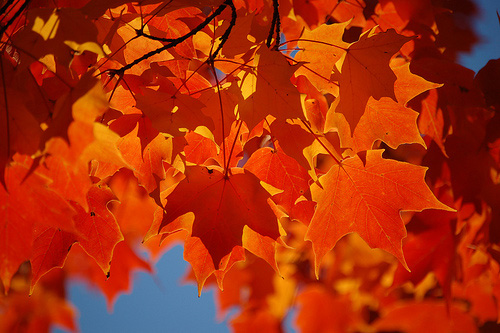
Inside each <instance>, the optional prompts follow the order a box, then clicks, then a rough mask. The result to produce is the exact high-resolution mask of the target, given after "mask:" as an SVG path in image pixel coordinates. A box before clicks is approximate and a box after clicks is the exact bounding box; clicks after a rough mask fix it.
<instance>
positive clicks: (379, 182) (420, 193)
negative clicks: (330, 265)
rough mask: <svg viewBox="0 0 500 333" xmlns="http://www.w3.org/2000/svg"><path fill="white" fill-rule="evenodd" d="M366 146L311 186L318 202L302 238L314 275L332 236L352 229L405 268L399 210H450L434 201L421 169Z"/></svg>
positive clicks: (334, 242) (338, 235)
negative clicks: (311, 257)
mask: <svg viewBox="0 0 500 333" xmlns="http://www.w3.org/2000/svg"><path fill="white" fill-rule="evenodd" d="M382 152H383V150H369V151H368V152H367V153H366V162H364V161H363V160H362V159H361V158H360V156H358V155H356V156H354V157H351V158H348V159H346V160H344V161H342V162H341V163H340V164H339V165H335V166H333V167H332V168H331V169H330V170H329V171H328V173H327V174H325V175H324V176H323V177H321V178H320V183H321V185H322V187H323V188H319V187H315V188H313V191H312V194H313V200H315V201H317V202H318V207H317V209H316V212H315V213H314V216H313V218H312V220H311V223H310V224H309V228H308V230H307V233H306V236H305V239H306V240H309V241H311V242H312V244H313V250H314V253H315V263H316V275H318V274H319V265H320V262H321V259H322V258H323V257H324V255H325V254H326V253H327V252H328V251H330V250H331V249H332V248H333V247H334V246H335V244H336V243H337V241H338V240H339V239H340V238H341V237H342V236H344V235H347V234H348V233H351V232H356V233H358V234H359V235H360V236H361V237H362V238H363V239H364V240H365V241H366V242H367V243H368V245H370V247H372V248H375V247H377V248H381V249H383V250H385V251H387V252H389V253H391V254H393V255H394V256H395V257H396V258H398V260H399V261H400V262H401V264H402V265H403V266H404V267H405V268H406V269H408V266H407V264H406V261H405V259H404V255H403V250H402V244H401V241H402V239H403V238H404V237H406V229H405V227H404V223H403V221H402V219H401V216H400V212H401V211H422V210H424V209H431V208H432V209H443V210H451V211H452V210H453V209H451V208H449V207H448V206H446V205H444V204H442V203H441V202H439V200H437V199H436V197H435V196H434V194H433V193H432V192H431V190H430V189H429V188H428V187H427V185H426V184H425V181H424V175H425V170H426V168H424V167H420V166H416V165H411V164H408V163H403V162H397V161H393V160H386V159H383V158H382Z"/></svg>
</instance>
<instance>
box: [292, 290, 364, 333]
mask: <svg viewBox="0 0 500 333" xmlns="http://www.w3.org/2000/svg"><path fill="white" fill-rule="evenodd" d="M297 301H298V304H299V313H298V315H297V318H296V324H297V326H298V327H300V329H301V330H302V331H303V332H325V331H331V332H347V331H351V330H352V329H353V327H356V324H358V323H359V322H360V320H361V318H360V315H359V313H357V312H356V311H355V310H354V309H353V304H352V303H351V301H350V300H349V299H348V298H347V297H345V296H340V295H335V294H333V293H332V292H330V291H329V290H327V289H326V288H325V287H323V286H319V285H318V286H314V285H312V286H309V287H307V288H306V289H305V290H303V291H302V292H301V293H300V295H299V296H298V298H297Z"/></svg>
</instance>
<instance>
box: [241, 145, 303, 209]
mask: <svg viewBox="0 0 500 333" xmlns="http://www.w3.org/2000/svg"><path fill="white" fill-rule="evenodd" d="M245 169H247V170H249V171H250V172H252V173H253V174H254V175H256V176H257V177H258V178H259V179H260V180H262V181H263V182H266V183H268V184H270V185H272V186H274V187H275V188H277V189H281V190H283V193H278V194H275V195H274V196H273V201H274V202H275V203H276V204H277V205H281V206H282V207H283V208H284V209H285V211H286V212H288V213H289V214H290V213H291V212H292V209H293V206H294V205H295V201H296V200H297V199H298V198H299V197H300V196H301V195H303V196H305V197H310V192H309V179H310V177H309V175H308V174H307V170H305V169H304V168H302V167H301V166H300V165H299V164H298V163H297V161H295V160H294V159H293V158H291V157H289V156H287V155H286V154H284V153H283V152H282V151H281V150H279V148H278V147H277V149H276V150H273V149H271V148H261V149H259V150H257V151H256V152H255V153H253V154H252V156H251V157H250V158H249V159H248V161H247V162H246V163H245Z"/></svg>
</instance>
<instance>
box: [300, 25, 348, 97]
mask: <svg viewBox="0 0 500 333" xmlns="http://www.w3.org/2000/svg"><path fill="white" fill-rule="evenodd" d="M349 23H350V22H344V23H339V24H331V25H321V26H319V27H317V28H316V29H314V30H312V31H307V30H306V31H304V33H303V34H302V36H301V37H300V40H299V42H298V47H299V50H300V51H299V52H297V55H296V56H295V57H294V59H295V60H297V61H299V62H305V64H302V65H301V66H300V67H299V68H298V69H297V71H296V72H295V75H297V76H298V75H305V76H306V77H307V78H308V79H309V80H310V81H311V83H312V84H313V85H314V86H315V87H316V88H317V89H318V90H320V91H323V92H330V93H333V92H338V88H337V87H336V86H335V85H334V84H333V83H332V82H331V81H330V76H331V74H332V70H333V68H334V66H335V63H336V62H337V61H338V60H339V59H340V58H341V56H342V55H343V54H344V53H345V52H346V50H347V47H348V46H349V44H348V43H346V42H344V41H342V35H343V34H344V30H345V28H346V26H347V25H348V24H349ZM325 55H328V58H329V60H328V61H324V57H325ZM332 86H333V87H332Z"/></svg>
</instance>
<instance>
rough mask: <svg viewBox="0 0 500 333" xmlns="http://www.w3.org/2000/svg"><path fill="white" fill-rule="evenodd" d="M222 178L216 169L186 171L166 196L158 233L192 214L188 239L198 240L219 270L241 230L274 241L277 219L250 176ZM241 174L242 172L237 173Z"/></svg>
mask: <svg viewBox="0 0 500 333" xmlns="http://www.w3.org/2000/svg"><path fill="white" fill-rule="evenodd" d="M232 170H233V175H230V176H225V175H224V174H223V173H222V172H221V171H220V169H219V168H217V167H208V168H207V167H200V166H192V167H186V172H185V175H186V179H185V180H183V181H182V182H180V183H179V185H177V187H176V188H175V190H174V191H173V192H172V193H171V194H170V195H168V197H167V204H166V205H165V211H166V215H165V217H164V219H163V221H162V222H161V225H160V228H159V230H158V231H160V232H161V230H162V228H164V227H165V226H168V224H169V223H172V222H173V221H175V220H176V219H177V218H178V217H181V216H183V215H184V214H186V213H189V212H192V213H194V222H193V224H192V232H191V237H193V238H194V237H196V238H199V239H200V240H201V242H202V243H203V245H204V246H205V247H206V249H207V250H208V252H209V254H210V256H211V257H212V261H213V265H214V267H216V268H218V267H219V264H220V261H221V259H222V258H223V257H224V256H226V255H227V254H229V253H230V252H231V251H232V249H233V247H235V246H238V245H239V246H241V245H242V236H243V227H244V226H248V227H249V228H251V229H252V230H253V231H255V232H257V233H259V234H261V235H263V236H268V237H270V238H272V239H276V238H278V237H279V236H280V234H279V231H278V223H277V220H276V216H275V215H274V213H273V211H272V210H271V208H270V207H269V205H268V204H267V199H268V198H269V194H268V193H267V192H266V190H264V188H262V186H261V185H260V183H259V180H258V178H257V177H255V176H254V175H252V174H251V173H249V172H243V173H235V172H237V169H232ZM240 170H241V169H240Z"/></svg>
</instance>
